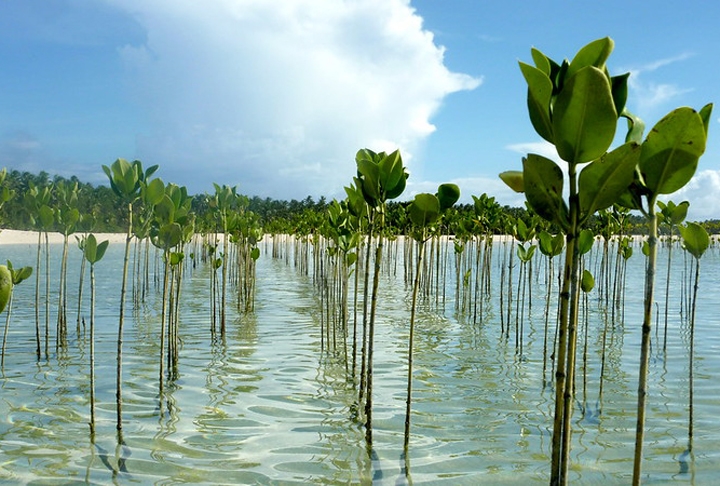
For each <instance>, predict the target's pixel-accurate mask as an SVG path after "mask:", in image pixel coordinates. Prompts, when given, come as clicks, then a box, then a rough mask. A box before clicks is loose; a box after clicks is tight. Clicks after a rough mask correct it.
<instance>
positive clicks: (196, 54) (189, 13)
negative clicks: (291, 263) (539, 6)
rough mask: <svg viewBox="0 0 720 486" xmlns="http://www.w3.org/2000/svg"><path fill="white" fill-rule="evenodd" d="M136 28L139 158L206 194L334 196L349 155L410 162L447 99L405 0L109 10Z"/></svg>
mask: <svg viewBox="0 0 720 486" xmlns="http://www.w3.org/2000/svg"><path fill="white" fill-rule="evenodd" d="M108 1H110V2H111V3H114V4H115V5H116V6H117V7H118V8H120V9H123V10H126V11H128V12H129V13H130V14H132V15H133V16H134V17H135V18H136V19H137V21H138V22H139V23H140V24H141V25H142V26H143V27H144V28H145V30H146V32H147V41H146V42H145V43H144V44H142V45H133V46H125V47H123V48H122V49H121V50H120V51H119V54H120V56H122V58H123V60H124V62H125V64H126V66H127V73H128V80H129V84H130V88H131V92H132V93H133V95H134V96H135V98H136V100H137V101H138V102H139V103H140V104H141V105H142V106H143V108H144V109H145V111H146V113H147V116H148V119H149V123H148V125H149V126H150V127H151V128H150V129H149V131H148V132H147V133H144V134H142V135H141V136H139V138H138V156H139V157H140V158H141V159H143V161H145V162H146V163H147V164H155V163H159V164H160V165H161V173H162V174H171V175H170V176H167V175H165V178H168V179H173V181H174V182H177V183H179V184H185V185H188V188H189V189H190V191H191V192H202V191H209V190H211V188H212V184H211V183H212V182H219V183H225V184H230V185H235V184H238V185H239V190H240V192H242V193H245V194H258V195H262V196H270V197H278V198H291V197H294V198H296V197H304V196H305V195H307V194H312V195H327V196H332V195H334V194H342V187H343V185H346V184H348V183H350V181H351V178H352V175H353V174H354V171H355V163H354V156H355V152H356V151H357V150H358V149H360V148H363V147H369V148H372V149H374V150H384V149H394V148H397V147H400V148H401V150H402V151H403V155H404V160H405V161H406V164H407V163H408V162H409V165H410V169H411V170H412V158H411V157H410V156H409V155H410V154H411V153H412V152H413V151H414V150H415V148H416V147H417V146H418V144H419V143H420V142H421V141H422V140H423V139H424V138H426V137H427V136H428V135H430V134H431V133H432V132H433V131H434V129H435V127H434V126H433V125H432V121H431V119H432V116H433V114H434V113H435V112H436V111H437V110H438V108H439V107H440V105H441V103H442V101H443V98H444V97H445V96H447V95H448V94H450V93H453V92H456V91H459V90H466V89H473V88H475V87H476V86H478V85H479V83H480V80H478V79H475V78H471V77H470V76H467V75H463V74H457V73H452V72H450V71H448V69H447V68H446V67H445V66H444V64H443V54H444V51H443V48H442V47H439V46H437V45H435V43H434V39H433V35H432V34H431V33H430V32H427V31H425V30H423V28H422V19H421V18H420V17H419V16H417V15H416V14H415V13H414V11H413V9H412V8H411V7H410V6H409V0H362V1H354V2H337V1H335V0H325V1H319V0H292V1H289V0H275V1H268V0H262V1H261V0H217V1H214V2H193V1H190V0H182V1H180V0H153V1H147V0H108Z"/></svg>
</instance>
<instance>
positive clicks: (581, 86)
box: [552, 66, 618, 164]
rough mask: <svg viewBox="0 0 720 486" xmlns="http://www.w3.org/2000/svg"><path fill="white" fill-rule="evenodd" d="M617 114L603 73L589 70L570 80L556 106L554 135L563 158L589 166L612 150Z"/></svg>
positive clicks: (595, 69) (560, 94) (591, 68)
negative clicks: (586, 163) (610, 148)
mask: <svg viewBox="0 0 720 486" xmlns="http://www.w3.org/2000/svg"><path fill="white" fill-rule="evenodd" d="M617 118H618V114H617V112H616V111H615V103H614V102H613V97H612V92H611V91H610V82H609V80H608V78H607V76H606V75H605V73H604V72H603V71H601V70H600V69H598V68H596V67H594V66H587V67H584V68H582V69H580V70H579V71H578V72H577V73H575V74H574V75H573V76H571V77H569V78H568V79H567V81H566V83H565V86H564V87H563V89H562V91H560V93H559V94H558V96H557V99H556V101H555V104H554V106H553V120H552V121H553V134H554V136H555V147H556V148H557V151H558V154H559V155H560V157H561V158H562V159H563V160H565V161H567V162H569V163H574V164H578V163H583V162H590V161H591V160H595V159H596V158H598V157H600V156H601V155H602V154H604V153H605V151H606V150H607V149H608V147H610V144H611V143H612V141H613V138H614V137H615V128H616V125H617Z"/></svg>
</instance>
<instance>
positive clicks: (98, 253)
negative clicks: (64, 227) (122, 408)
mask: <svg viewBox="0 0 720 486" xmlns="http://www.w3.org/2000/svg"><path fill="white" fill-rule="evenodd" d="M107 247H108V241H107V240H105V241H103V242H102V243H98V241H97V238H95V235H94V234H92V233H90V234H89V235H88V236H87V237H86V238H85V239H84V244H83V247H82V249H83V256H84V259H85V260H86V261H87V262H88V263H89V264H90V440H91V441H92V442H94V441H95V264H96V263H97V262H99V261H100V260H102V258H103V256H105V251H106V250H107Z"/></svg>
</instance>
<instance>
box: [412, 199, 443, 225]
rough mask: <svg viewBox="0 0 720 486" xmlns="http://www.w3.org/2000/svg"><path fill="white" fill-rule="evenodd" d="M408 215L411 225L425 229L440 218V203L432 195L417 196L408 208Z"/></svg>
mask: <svg viewBox="0 0 720 486" xmlns="http://www.w3.org/2000/svg"><path fill="white" fill-rule="evenodd" d="M408 214H409V215H410V220H411V221H412V222H413V224H415V225H417V226H419V227H420V228H425V227H427V226H428V225H430V224H432V223H434V222H435V221H437V219H438V218H439V217H440V201H438V198H437V197H435V196H434V195H433V194H428V193H420V194H417V195H416V196H415V199H413V201H412V202H411V203H410V205H409V206H408Z"/></svg>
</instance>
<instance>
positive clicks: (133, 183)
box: [102, 159, 158, 443]
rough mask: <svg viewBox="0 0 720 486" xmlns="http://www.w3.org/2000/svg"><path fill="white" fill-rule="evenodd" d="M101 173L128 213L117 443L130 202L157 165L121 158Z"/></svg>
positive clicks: (119, 403) (119, 428)
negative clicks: (106, 178) (148, 165)
mask: <svg viewBox="0 0 720 486" xmlns="http://www.w3.org/2000/svg"><path fill="white" fill-rule="evenodd" d="M102 168H103V171H104V172H105V174H106V175H107V176H108V179H110V187H111V188H112V190H113V192H114V193H115V194H116V195H117V196H118V197H120V199H121V200H122V201H123V203H124V204H125V205H126V208H127V212H128V230H127V234H126V237H125V256H124V258H123V270H122V283H121V284H120V318H119V322H118V339H117V376H116V378H117V379H116V391H115V398H116V400H117V425H116V427H117V431H118V442H120V443H121V442H122V344H123V325H124V322H125V293H126V289H127V274H128V262H129V259H130V243H131V242H132V238H133V203H134V202H135V201H136V200H137V198H138V197H139V196H140V187H141V184H143V183H144V182H145V181H146V180H147V179H148V178H149V177H150V176H151V175H152V174H153V173H155V171H156V170H157V168H158V166H157V165H153V166H152V167H149V168H148V169H147V170H146V171H145V172H143V169H142V162H140V161H139V160H135V161H133V162H132V163H130V162H128V161H127V160H125V159H117V160H116V161H115V162H113V164H112V165H111V166H110V167H108V166H106V165H103V166H102Z"/></svg>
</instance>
